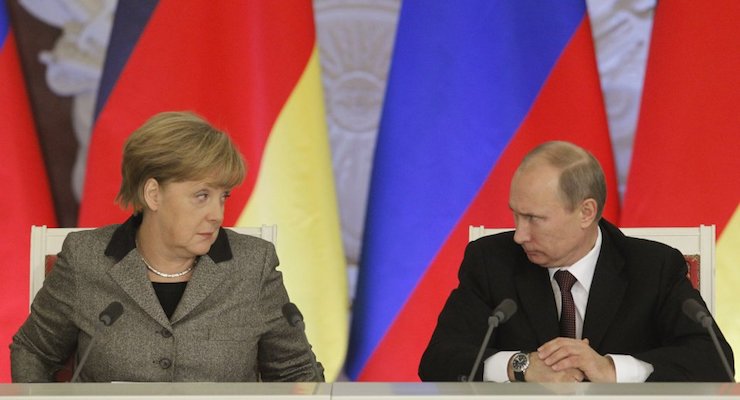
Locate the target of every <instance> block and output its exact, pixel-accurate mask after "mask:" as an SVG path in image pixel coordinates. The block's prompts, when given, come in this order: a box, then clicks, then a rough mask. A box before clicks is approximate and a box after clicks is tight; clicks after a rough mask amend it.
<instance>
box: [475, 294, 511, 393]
mask: <svg viewBox="0 0 740 400" xmlns="http://www.w3.org/2000/svg"><path fill="white" fill-rule="evenodd" d="M514 313H516V303H515V302H514V300H512V299H504V300H503V301H501V303H499V305H498V306H496V308H495V309H494V310H493V313H491V316H490V317H488V330H487V331H486V336H485V337H484V338H483V343H482V344H481V345H480V349H479V350H478V355H477V356H476V357H475V362H474V363H473V367H472V368H471V370H470V375H468V376H467V378H465V377H463V381H465V382H471V381H472V380H473V379H475V374H476V373H477V372H478V366H479V365H480V363H481V359H482V358H483V353H484V352H485V351H486V347H487V346H488V342H489V341H490V340H491V334H493V330H494V329H496V327H498V326H499V325H501V324H503V323H504V322H506V321H508V320H509V318H511V316H512V315H514Z"/></svg>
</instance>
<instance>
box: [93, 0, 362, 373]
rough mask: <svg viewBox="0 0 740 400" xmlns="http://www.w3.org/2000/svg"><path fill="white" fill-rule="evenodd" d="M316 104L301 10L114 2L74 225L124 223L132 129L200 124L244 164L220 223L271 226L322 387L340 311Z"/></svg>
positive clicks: (340, 329) (330, 188)
mask: <svg viewBox="0 0 740 400" xmlns="http://www.w3.org/2000/svg"><path fill="white" fill-rule="evenodd" d="M323 105H324V101H323V94H322V88H321V82H320V69H319V60H318V48H317V44H316V33H315V29H314V20H313V9H312V6H311V1H310V0H290V1H223V2H213V1H211V0H161V1H156V0H125V1H120V2H119V3H118V8H117V9H116V15H115V21H114V24H113V31H112V33H111V40H110V44H109V48H108V53H107V56H106V63H105V67H104V71H103V78H102V82H101V86H100V93H99V95H98V106H97V118H96V121H95V124H94V128H93V134H92V139H91V145H90V153H89V156H88V163H87V171H86V180H85V185H84V191H83V198H82V204H81V209H80V220H79V224H80V226H100V225H104V224H110V223H119V222H121V221H123V220H124V219H125V218H126V217H127V215H126V213H124V212H123V211H122V210H120V209H118V207H117V206H116V205H115V204H114V203H113V201H114V198H115V196H116V193H117V191H118V188H119V186H120V182H121V176H120V175H121V174H120V164H121V151H122V148H123V143H124V141H125V139H126V138H127V137H128V135H129V134H130V133H131V132H133V131H134V129H136V128H137V127H138V126H140V125H141V124H142V123H143V122H144V121H145V120H147V119H148V118H149V117H151V116H152V115H154V114H156V113H158V112H161V111H171V110H192V111H194V112H196V113H198V114H200V115H202V116H204V117H205V118H206V119H207V120H208V121H210V122H211V123H213V124H214V125H215V126H216V127H219V128H221V129H223V130H225V131H226V132H228V133H229V134H230V135H231V137H232V139H233V140H234V141H235V143H236V144H237V146H238V147H239V149H240V150H241V152H242V154H244V157H245V159H246V163H247V169H248V172H247V178H246V180H245V182H244V183H243V184H242V186H241V187H239V188H235V190H234V191H233V192H232V196H231V198H230V199H229V202H228V203H227V206H226V214H225V220H224V225H225V226H259V225H261V224H277V225H278V240H277V244H276V248H277V252H278V257H279V258H280V262H281V265H280V267H279V269H280V270H281V271H282V273H283V278H284V281H285V285H286V287H287V289H288V293H290V296H291V300H292V301H293V302H295V303H296V304H297V305H298V306H299V307H300V308H301V311H302V312H303V315H304V316H305V317H306V329H307V334H308V336H309V338H310V340H311V343H312V345H313V346H314V350H315V351H316V353H317V358H318V359H319V361H321V362H322V364H323V365H324V367H325V368H326V376H327V378H328V379H330V380H331V379H333V378H334V377H335V376H336V375H337V374H338V373H339V371H340V370H341V368H342V365H343V363H344V354H345V351H346V343H347V337H348V333H347V325H348V310H347V283H346V272H345V260H344V255H343V251H342V242H341V237H340V226H339V214H338V209H337V202H336V195H335V191H334V182H333V175H332V168H331V156H330V151H329V140H328V134H327V128H326V122H325V120H324V115H325V112H324V107H323ZM317 293H320V295H317Z"/></svg>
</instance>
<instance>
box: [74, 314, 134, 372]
mask: <svg viewBox="0 0 740 400" xmlns="http://www.w3.org/2000/svg"><path fill="white" fill-rule="evenodd" d="M121 314H123V304H121V303H119V302H117V301H114V302H112V303H110V304H108V307H105V310H103V311H102V312H101V313H100V315H98V320H100V323H101V324H102V325H100V324H98V325H96V326H95V333H93V336H92V338H91V339H90V343H89V344H88V345H87V348H86V349H85V353H84V354H83V355H82V358H81V359H80V362H79V363H78V364H77V368H75V373H74V375H72V379H71V380H70V382H71V383H74V382H77V378H79V376H80V371H82V367H84V366H85V362H86V361H87V356H89V355H90V350H91V349H92V347H93V344H94V343H95V339H96V338H97V337H98V333H99V332H100V328H101V326H111V325H113V323H115V322H116V321H117V320H118V318H119V317H120V316H121Z"/></svg>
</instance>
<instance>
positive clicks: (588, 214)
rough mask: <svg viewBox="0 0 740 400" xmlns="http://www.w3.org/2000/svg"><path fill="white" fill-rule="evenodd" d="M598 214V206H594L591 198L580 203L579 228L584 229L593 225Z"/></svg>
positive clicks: (594, 201)
mask: <svg viewBox="0 0 740 400" xmlns="http://www.w3.org/2000/svg"><path fill="white" fill-rule="evenodd" d="M597 212H598V206H597V204H596V200H595V199H592V198H588V199H586V200H583V202H581V208H580V213H581V226H583V227H584V228H585V227H587V226H590V225H591V224H593V223H594V221H595V220H596V214H597Z"/></svg>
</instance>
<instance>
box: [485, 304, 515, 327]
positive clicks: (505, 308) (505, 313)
mask: <svg viewBox="0 0 740 400" xmlns="http://www.w3.org/2000/svg"><path fill="white" fill-rule="evenodd" d="M516 307H517V306H516V302H515V301H514V300H512V299H504V300H502V301H501V303H499V304H498V306H496V308H495V309H494V310H493V313H492V314H491V317H492V318H496V319H497V320H498V323H497V325H498V324H503V323H504V322H506V321H508V320H509V318H511V316H512V315H514V314H515V313H516ZM489 323H490V322H489Z"/></svg>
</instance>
